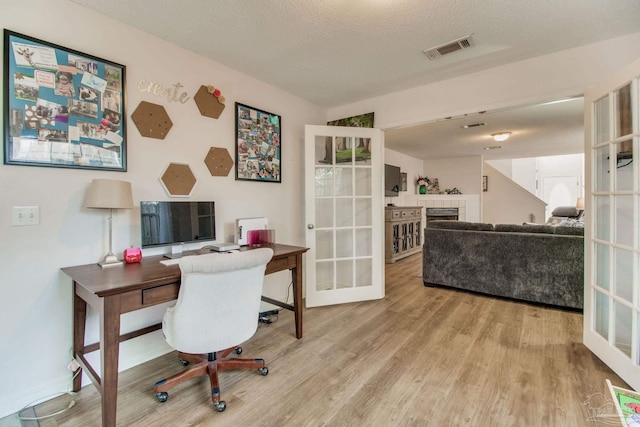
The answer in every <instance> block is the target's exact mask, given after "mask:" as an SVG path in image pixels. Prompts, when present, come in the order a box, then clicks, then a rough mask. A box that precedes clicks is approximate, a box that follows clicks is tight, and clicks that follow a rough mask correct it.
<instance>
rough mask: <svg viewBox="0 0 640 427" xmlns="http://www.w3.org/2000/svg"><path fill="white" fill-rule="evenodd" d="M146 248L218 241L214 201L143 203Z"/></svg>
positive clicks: (142, 233) (141, 219)
mask: <svg viewBox="0 0 640 427" xmlns="http://www.w3.org/2000/svg"><path fill="white" fill-rule="evenodd" d="M140 229H141V235H142V247H143V248H146V247H150V246H169V245H177V244H181V243H189V242H199V241H203V240H215V239H216V212H215V203H214V202H173V201H171V202H164V201H161V202H153V201H143V202H140Z"/></svg>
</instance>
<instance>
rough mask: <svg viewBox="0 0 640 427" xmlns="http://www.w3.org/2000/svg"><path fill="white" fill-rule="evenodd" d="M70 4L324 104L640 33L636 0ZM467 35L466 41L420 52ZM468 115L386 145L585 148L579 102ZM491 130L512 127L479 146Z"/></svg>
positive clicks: (510, 151) (492, 155) (462, 151)
mask: <svg viewBox="0 0 640 427" xmlns="http://www.w3.org/2000/svg"><path fill="white" fill-rule="evenodd" d="M71 1H73V2H75V3H78V4H81V5H84V6H86V7H88V8H90V9H93V10H95V11H97V12H99V13H102V14H104V15H108V16H110V17H112V18H114V19H116V20H119V21H122V22H125V23H127V24H130V25H131V26H133V27H136V28H139V29H141V30H143V31H145V32H147V33H150V34H154V35H156V36H157V37H159V38H161V39H164V40H167V41H169V42H171V43H174V44H177V45H179V46H181V47H183V48H185V49H188V50H191V51H193V52H196V53H197V54H199V55H202V56H204V57H208V58H210V59H212V60H214V61H216V62H218V63H221V64H224V65H226V66H228V67H231V68H233V69H236V70H238V71H241V72H243V73H246V74H248V75H251V76H254V77H256V78H258V79H260V80H262V81H265V82H267V83H270V84H272V85H274V86H276V87H279V88H281V89H283V90H285V91H287V92H289V93H292V94H294V95H297V96H299V97H301V98H303V99H306V100H308V101H311V102H313V103H316V104H318V105H321V106H324V107H328V108H330V107H335V106H339V105H345V104H349V103H352V102H357V101H361V100H363V99H367V98H371V97H374V96H379V95H383V94H386V93H392V92H396V91H399V90H403V89H408V88H412V87H416V86H420V85H425V84H429V83H433V82H436V81H439V80H443V79H448V78H452V77H456V76H460V75H465V74H469V73H473V72H477V71H481V70H484V69H488V68H492V67H495V66H498V65H502V64H506V63H510V62H514V61H519V60H524V59H527V58H531V57H535V56H540V55H544V54H548V53H551V52H556V51H560V50H564V49H568V48H572V47H577V46H582V45H586V44H589V43H594V42H597V41H601V40H607V39H610V38H614V37H618V36H622V35H625V34H631V33H636V32H639V31H640V0H535V1H525V0H513V1H507V0H483V1H477V0H348V1H347V0H212V1H210V0H182V1H172V0H135V1H131V0H71ZM469 34H472V39H473V46H472V48H470V49H465V50H461V51H458V52H454V53H452V54H451V55H447V56H443V57H440V58H438V59H437V60H434V61H431V60H428V59H427V57H426V56H425V55H424V54H423V51H424V50H425V49H429V48H432V47H435V46H438V45H441V44H443V43H447V42H449V41H452V40H455V39H458V38H461V37H464V36H467V35H469ZM468 119H470V120H468ZM475 119H476V118H475V117H465V118H458V119H452V120H448V121H444V122H437V123H432V124H426V125H419V126H412V127H410V128H402V129H393V130H390V131H387V132H386V133H385V145H386V147H388V148H391V149H393V150H395V151H398V152H401V153H405V154H408V155H411V156H414V157H416V158H422V159H424V158H430V159H434V158H439V157H455V156H475V155H482V156H483V157H484V158H485V159H498V158H519V157H536V156H540V155H554V154H571V153H579V152H582V151H583V147H582V140H583V130H582V121H583V119H582V101H581V100H578V101H573V102H567V103H562V104H553V105H551V106H537V107H536V106H527V107H522V108H516V109H512V110H511V111H500V112H489V113H486V114H485V115H484V117H482V121H485V122H487V125H486V126H483V127H481V128H476V129H472V130H466V131H463V130H462V129H461V128H460V125H461V124H466V122H469V121H474V120H475ZM495 130H511V131H513V132H514V135H513V136H512V138H510V139H509V140H508V141H507V142H505V143H502V144H500V145H502V147H503V148H502V149H500V150H491V151H485V150H483V149H484V147H486V146H488V145H495V144H494V143H493V142H492V141H491V140H490V139H489V137H488V135H489V134H490V133H492V132H494V131H495ZM427 147H428V148H427Z"/></svg>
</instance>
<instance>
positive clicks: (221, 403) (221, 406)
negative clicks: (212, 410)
mask: <svg viewBox="0 0 640 427" xmlns="http://www.w3.org/2000/svg"><path fill="white" fill-rule="evenodd" d="M214 405H215V407H216V411H218V412H223V411H224V410H225V409H227V402H225V401H224V400H221V401H219V402H218V403H214Z"/></svg>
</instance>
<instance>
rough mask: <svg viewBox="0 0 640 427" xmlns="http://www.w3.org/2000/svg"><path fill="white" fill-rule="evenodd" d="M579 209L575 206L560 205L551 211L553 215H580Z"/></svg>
mask: <svg viewBox="0 0 640 427" xmlns="http://www.w3.org/2000/svg"><path fill="white" fill-rule="evenodd" d="M578 213H579V212H578V209H577V208H576V207H575V206H558V207H557V208H555V209H554V210H553V212H551V215H552V216H567V217H569V216H578Z"/></svg>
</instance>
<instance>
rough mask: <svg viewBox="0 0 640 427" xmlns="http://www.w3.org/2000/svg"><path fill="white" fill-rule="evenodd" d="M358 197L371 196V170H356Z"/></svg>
mask: <svg viewBox="0 0 640 427" xmlns="http://www.w3.org/2000/svg"><path fill="white" fill-rule="evenodd" d="M355 173H356V196H370V195H371V168H356V169H355Z"/></svg>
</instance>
